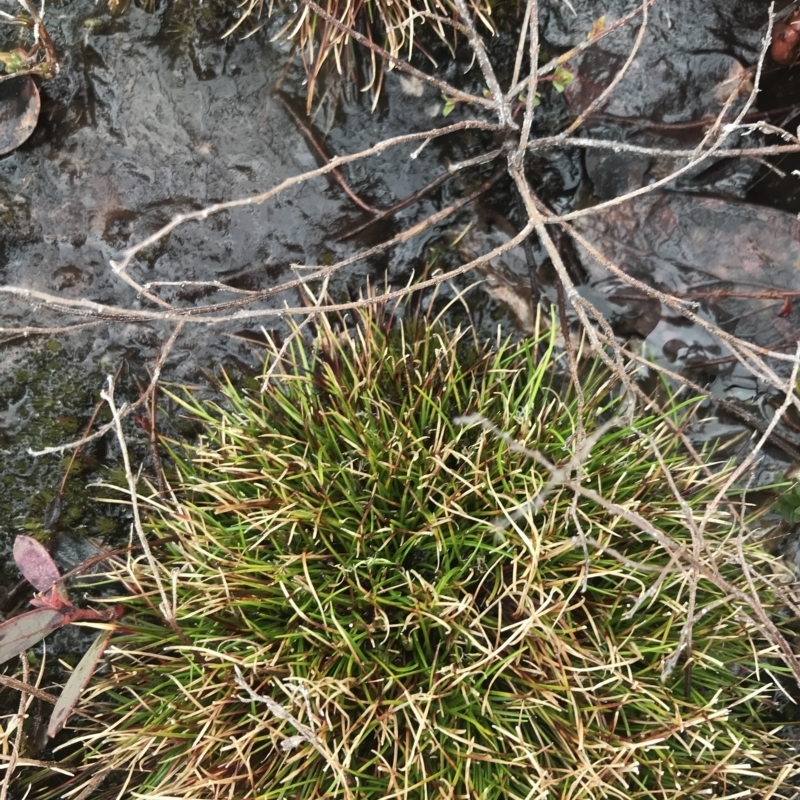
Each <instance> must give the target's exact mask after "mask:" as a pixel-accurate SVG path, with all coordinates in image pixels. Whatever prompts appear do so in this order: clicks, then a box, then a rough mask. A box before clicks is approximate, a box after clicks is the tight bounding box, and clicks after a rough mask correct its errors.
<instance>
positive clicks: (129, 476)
mask: <svg viewBox="0 0 800 800" xmlns="http://www.w3.org/2000/svg"><path fill="white" fill-rule="evenodd" d="M100 397H102V398H103V399H104V400H105V401H106V403H108V407H109V409H110V410H111V416H112V417H113V418H114V430H115V432H116V434H117V442H118V443H119V447H120V452H121V453H122V463H123V465H124V467H125V479H126V480H127V482H128V494H129V496H130V499H131V510H132V511H133V526H134V529H135V531H136V535H137V536H138V537H139V544H140V545H141V547H142V552H144V555H145V558H146V559H147V563H148V564H149V566H150V572H151V573H152V575H153V580H154V581H155V583H156V586H157V588H158V593H159V594H160V595H161V603H160V604H159V606H158V610H159V611H160V612H161V615H162V616H163V617H164V620H165V621H166V622H167V624H168V625H169V626H170V627H171V628H172V629H173V630H174V631H176V632H178V624H177V621H176V620H175V615H174V614H173V612H172V606H171V605H170V602H169V600H168V599H167V593H166V591H165V590H164V585H163V584H162V582H161V575H160V573H159V569H158V564H156V560H155V559H154V558H153V553H152V551H151V550H150V545H149V544H148V542H147V535H146V534H145V532H144V527H143V526H142V519H141V515H140V514H139V501H138V498H139V492H138V489H137V488H136V478H134V476H133V472H132V471H131V461H130V457H129V455H128V446H127V444H126V442H125V434H124V432H123V430H122V418H121V417H120V414H119V411H118V410H117V406H116V403H115V402H114V376H113V375H109V376H108V378H107V388H105V389H103V390H102V391H101V392H100Z"/></svg>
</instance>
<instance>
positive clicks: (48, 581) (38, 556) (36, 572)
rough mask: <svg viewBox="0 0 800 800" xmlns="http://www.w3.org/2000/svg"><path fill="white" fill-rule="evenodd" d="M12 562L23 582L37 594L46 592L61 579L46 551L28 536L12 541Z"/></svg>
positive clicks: (54, 563) (18, 537)
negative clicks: (17, 568)
mask: <svg viewBox="0 0 800 800" xmlns="http://www.w3.org/2000/svg"><path fill="white" fill-rule="evenodd" d="M14 561H15V562H16V564H17V566H18V567H19V571H20V572H21V573H22V574H23V575H24V576H25V580H26V581H28V583H30V584H31V585H32V586H34V587H35V589H36V591H38V592H47V591H49V590H50V588H51V587H52V586H53V584H54V583H55V582H56V581H57V580H59V579H60V578H61V573H60V572H59V571H58V567H57V566H56V562H55V561H53V559H52V558H51V557H50V553H48V552H47V549H46V548H45V547H44V546H43V545H41V544H39V542H37V541H36V539H31V537H30V536H17V538H16V540H15V541H14Z"/></svg>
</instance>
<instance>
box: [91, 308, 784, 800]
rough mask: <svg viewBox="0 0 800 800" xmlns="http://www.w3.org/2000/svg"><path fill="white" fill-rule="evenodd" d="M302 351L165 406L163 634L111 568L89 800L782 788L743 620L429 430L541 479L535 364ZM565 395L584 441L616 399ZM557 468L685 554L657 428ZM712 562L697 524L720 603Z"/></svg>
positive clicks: (339, 346) (602, 379)
mask: <svg viewBox="0 0 800 800" xmlns="http://www.w3.org/2000/svg"><path fill="white" fill-rule="evenodd" d="M321 325H322V327H321V330H320V336H321V340H320V341H321V343H322V347H321V350H320V352H319V353H318V355H317V356H316V357H315V356H314V355H313V354H312V353H311V352H310V350H309V348H308V347H307V345H304V344H303V343H302V342H301V341H300V340H299V339H296V340H295V341H294V344H293V345H292V347H291V348H290V350H289V353H288V355H287V356H286V358H287V359H288V366H287V369H286V373H285V374H284V375H282V376H281V378H280V380H278V381H275V380H272V381H270V382H269V383H268V384H267V388H266V390H265V391H263V392H257V391H256V392H241V391H238V390H237V389H235V388H234V387H232V386H226V387H225V389H224V397H222V398H221V399H220V401H219V403H218V404H216V405H214V404H200V403H198V402H196V401H195V400H193V399H192V398H191V397H190V396H188V395H184V396H182V397H181V398H180V401H181V403H182V404H183V406H184V407H185V409H186V411H187V413H189V414H191V415H192V416H194V417H195V418H197V419H198V420H200V421H201V422H202V423H203V425H204V428H205V435H204V438H203V439H202V441H201V443H200V444H198V445H197V446H194V447H184V446H178V445H175V446H174V456H175V459H176V463H177V465H178V471H179V474H180V479H181V483H182V486H181V487H180V492H181V499H180V501H179V502H178V503H177V504H173V503H167V502H166V501H162V500H159V499H157V498H151V500H150V501H149V506H150V509H151V513H152V520H151V523H150V525H151V528H152V534H153V535H154V536H155V535H158V536H160V537H168V542H169V543H168V544H166V545H165V546H164V548H163V550H162V551H161V555H160V561H161V568H162V570H163V574H162V580H163V581H164V583H165V585H166V586H167V587H168V592H169V593H171V594H172V596H173V598H174V607H175V616H176V621H177V627H178V629H179V632H176V631H173V630H171V629H170V628H169V627H167V626H166V625H165V624H164V622H163V620H162V619H161V618H160V616H159V615H158V613H156V612H155V610H154V607H155V606H156V605H157V604H158V597H157V594H156V591H155V587H154V584H153V581H152V578H151V577H150V576H149V575H148V570H147V567H146V564H145V562H144V561H142V562H138V563H133V564H131V565H130V567H129V568H130V569H131V570H132V572H130V573H128V574H127V575H125V576H124V578H125V580H126V582H127V584H128V585H129V586H130V587H132V588H135V589H136V590H137V591H138V592H139V593H140V594H139V596H138V597H136V598H134V600H133V601H131V602H130V603H129V608H130V609H131V610H130V612H129V614H128V616H127V617H126V618H125V621H124V625H125V627H124V628H123V629H122V631H121V633H120V635H118V636H117V637H116V638H115V640H114V643H115V644H116V648H117V650H116V654H115V655H114V656H113V658H112V666H113V669H112V673H111V675H110V676H109V677H107V678H106V679H105V680H104V681H103V683H102V685H98V686H96V687H95V689H94V692H93V693H94V701H93V711H94V713H95V714H96V716H97V725H96V726H95V727H94V728H93V729H84V730H83V731H82V733H81V735H80V741H81V742H82V744H83V746H84V747H85V748H87V749H86V766H88V768H89V770H90V773H89V774H96V772H97V770H99V769H101V768H102V769H107V768H111V767H113V771H112V772H110V773H108V774H110V775H112V776H114V781H112V783H113V782H116V784H117V785H122V784H123V783H126V782H127V783H126V788H124V789H121V790H117V789H113V790H112V789H110V788H108V789H107V790H106V791H105V793H104V796H107V797H111V796H122V797H128V796H131V797H133V796H135V797H137V798H151V799H152V800H155V798H164V797H169V798H186V799H187V800H189V798H191V800H212V799H213V800H222V798H227V799H229V800H231V799H232V800H244V798H247V800H285V798H292V800H322V798H326V799H332V798H364V799H365V800H388V799H389V798H397V799H398V800H406V799H407V800H422V799H423V798H430V799H431V800H433V799H434V798H436V800H438V799H439V798H476V799H477V798H481V800H495V799H496V800H511V799H516V798H520V799H522V798H530V799H532V798H563V799H564V800H567V799H568V798H575V799H576V800H577V799H578V798H580V800H590V799H591V800H595V799H596V800H610V799H611V798H619V800H634V799H638V798H670V800H673V799H674V798H681V797H715V798H733V797H748V796H761V797H765V798H766V797H772V796H780V795H779V794H775V792H778V791H779V789H780V787H781V786H783V785H785V779H786V778H787V776H788V773H789V772H791V770H792V769H794V768H793V767H791V764H790V763H788V761H787V759H784V758H782V756H781V753H782V751H783V746H782V744H781V742H780V740H779V738H778V735H777V728H776V727H775V726H771V725H770V724H768V723H767V722H765V721H764V720H765V713H766V712H765V701H766V700H768V699H769V697H770V696H771V694H772V693H774V691H775V687H774V685H773V684H772V680H773V679H772V677H771V675H772V676H774V675H775V674H776V671H777V672H780V667H779V666H778V665H777V663H776V661H775V660H774V659H772V658H771V657H770V654H769V653H768V652H766V650H767V648H766V647H765V645H764V644H763V642H762V641H761V639H760V638H759V636H758V633H757V632H756V631H755V630H754V629H753V626H752V625H750V624H749V623H748V622H747V619H746V617H745V615H744V614H742V613H741V611H742V609H741V608H738V607H737V605H736V603H734V602H733V601H730V600H729V599H728V598H725V597H724V596H722V594H721V592H720V590H719V589H718V588H716V587H715V586H714V585H713V584H712V583H711V582H710V581H706V580H703V579H701V580H699V582H698V583H697V585H696V591H694V589H693V588H692V587H693V585H694V584H693V580H692V576H691V571H690V570H687V569H686V568H684V567H683V566H682V565H681V564H679V563H676V562H675V561H674V560H672V559H671V557H670V556H669V555H668V554H667V553H666V552H665V550H664V549H663V548H662V547H661V546H660V545H659V544H658V543H657V542H655V541H653V539H652V538H651V537H649V536H647V535H645V534H643V533H642V532H641V531H640V530H638V529H637V528H636V527H635V526H634V525H632V524H631V523H629V522H627V521H626V520H625V519H623V518H621V517H620V516H619V515H614V514H611V513H609V511H607V510H605V509H603V508H602V507H600V506H598V505H595V504H593V503H591V502H589V501H587V500H586V499H585V498H584V499H581V500H580V501H579V502H575V496H574V493H573V492H572V491H570V490H568V489H567V488H566V487H564V486H555V487H553V486H551V487H550V488H551V489H552V491H551V492H550V494H549V497H548V498H547V501H546V502H545V504H544V505H543V506H542V507H541V508H537V505H536V503H535V502H531V501H532V500H533V499H534V498H535V497H536V496H537V494H538V493H539V492H540V491H541V489H542V488H543V486H546V485H547V484H548V482H549V480H550V476H549V475H548V474H547V473H546V472H545V471H544V470H543V469H541V468H540V467H537V466H536V465H534V464H532V463H531V462H530V461H529V460H528V459H527V458H525V457H524V456H523V455H520V454H519V453H518V452H515V451H513V450H512V449H510V448H509V446H508V444H507V443H506V442H504V441H502V440H501V439H499V438H498V437H496V436H493V435H491V434H489V433H487V432H485V431H484V430H482V429H479V428H476V427H474V426H473V427H469V426H457V425H455V424H454V423H453V418H454V416H456V415H458V414H463V413H465V412H480V413H481V414H483V415H484V416H485V417H486V418H488V419H489V420H491V421H492V422H493V423H494V424H495V425H497V426H498V427H499V428H501V429H502V430H503V431H505V432H507V433H509V434H511V435H512V436H513V437H515V438H516V439H517V440H519V441H521V442H523V443H525V444H526V445H527V446H528V447H530V448H533V449H536V450H537V451H539V452H540V453H541V454H543V455H544V456H546V457H547V458H549V459H550V460H551V461H552V462H555V463H563V462H564V461H565V459H568V458H569V455H570V448H571V446H572V444H573V441H572V436H573V433H574V430H575V425H576V415H577V414H578V405H577V401H576V393H575V391H574V388H573V387H570V386H569V385H568V384H566V383H564V382H563V381H561V380H560V379H559V378H557V377H556V374H557V371H558V370H557V369H556V367H555V365H554V362H555V361H556V360H557V358H558V356H557V354H556V353H555V351H554V345H553V340H552V338H548V337H547V336H544V337H540V338H538V339H536V340H530V341H525V342H521V343H516V344H512V343H505V344H502V345H500V346H499V347H497V348H495V349H493V350H476V349H475V348H474V347H473V346H472V345H470V344H469V343H468V342H466V341H465V340H464V339H463V338H461V337H460V336H459V335H458V334H453V333H449V332H447V331H444V330H441V329H436V328H433V329H430V328H424V329H423V328H417V327H415V326H414V325H413V324H409V325H406V326H405V327H401V328H399V329H395V330H391V331H388V330H386V329H385V328H384V327H382V326H380V325H378V324H376V322H375V320H374V319H373V318H370V317H365V318H363V319H361V320H360V324H359V325H358V326H357V327H356V328H355V329H354V330H352V331H350V333H349V334H348V335H344V334H336V333H334V331H333V329H332V328H331V327H330V326H329V325H328V323H327V322H325V321H323V322H322V323H321ZM582 370H583V387H584V391H585V396H586V398H587V405H586V407H585V409H584V412H583V413H584V420H583V421H584V424H585V425H586V428H587V430H588V431H589V432H591V431H592V430H595V429H596V428H597V426H598V424H599V421H600V420H603V419H608V418H609V417H610V416H613V415H614V414H615V413H617V412H618V411H619V410H620V406H621V404H622V403H623V402H624V399H623V397H622V394H621V392H620V391H619V390H618V387H617V386H616V385H615V384H614V382H613V381H612V380H610V379H609V377H608V375H607V373H606V372H605V371H604V370H602V369H601V368H599V367H598V366H597V365H596V364H595V363H593V362H591V361H585V362H584V363H583V365H582ZM693 412H694V407H693V405H692V403H690V402H683V403H678V402H676V403H675V404H674V405H673V408H672V409H671V410H670V414H671V416H672V419H673V421H676V422H679V423H680V422H681V421H682V420H683V419H685V418H686V417H687V416H689V415H691V414H692V413H693ZM654 443H655V444H656V445H657V446H658V449H659V450H660V452H661V454H662V456H663V461H662V463H661V464H659V462H658V460H657V459H656V458H655V456H654V451H653V444H654ZM583 466H584V477H583V485H585V486H587V487H590V488H594V489H596V490H597V491H598V492H600V493H601V494H602V495H603V496H604V497H605V498H607V499H608V500H612V501H613V502H614V503H616V504H618V505H620V506H622V507H623V508H626V509H632V510H636V511H638V513H640V514H642V515H643V516H645V517H646V518H647V519H648V520H650V521H651V522H652V523H653V524H654V525H656V526H657V528H658V530H659V531H661V532H663V533H664V534H665V535H666V536H667V537H668V538H669V540H670V541H672V542H677V543H681V544H684V545H686V546H687V547H692V540H691V533H690V526H689V525H687V521H686V518H685V516H684V514H685V510H684V508H682V506H681V503H680V502H679V501H678V500H676V498H675V497H674V496H673V494H672V491H671V490H670V486H669V482H668V481H667V480H665V476H664V472H663V469H664V466H668V467H669V469H670V470H671V472H672V474H673V476H674V480H675V481H676V482H677V486H678V489H679V490H680V494H681V495H682V498H683V499H684V500H685V502H686V503H688V504H689V506H690V507H691V510H692V512H693V513H694V514H697V515H698V516H699V515H702V513H703V511H704V510H705V508H706V503H707V502H708V500H709V498H710V497H711V496H712V495H713V491H714V483H715V480H714V479H708V478H704V477H702V473H701V472H700V471H699V470H698V469H697V468H696V467H695V466H693V465H691V464H689V463H688V462H687V460H686V459H685V456H684V454H683V452H682V451H681V448H680V446H679V445H678V443H677V442H676V440H675V436H674V434H673V433H672V432H671V431H670V429H669V427H668V426H667V425H666V424H665V420H664V419H659V418H656V417H641V418H639V419H637V420H636V421H635V422H634V423H633V424H632V426H629V427H624V428H622V429H619V428H616V429H611V430H609V431H608V432H607V433H605V434H604V435H603V436H602V437H601V438H600V440H599V441H598V442H597V443H596V445H595V447H594V448H593V449H592V452H591V454H590V455H589V456H588V457H587V458H586V460H585V463H584V465H583ZM526 504H527V505H526ZM521 508H526V509H527V510H526V511H525V513H516V514H515V513H514V512H515V511H517V512H519V509H521ZM512 518H513V520H512ZM499 522H500V523H502V527H503V529H502V530H501V526H500V525H498V523H499ZM576 537H578V538H580V537H584V541H587V542H588V541H595V542H596V544H594V545H589V546H588V556H589V557H588V558H587V557H586V555H585V552H584V548H583V547H582V546H580V544H576ZM735 541H736V530H735V528H734V526H733V525H732V523H731V520H730V519H728V518H727V517H726V515H725V513H724V512H723V511H722V510H720V511H719V512H718V513H717V514H716V516H715V520H714V522H713V523H712V524H711V526H710V527H709V528H708V531H707V533H706V541H705V544H704V546H703V547H702V548H700V549H699V550H697V551H696V552H701V553H702V558H704V559H708V560H709V563H710V562H713V563H714V564H715V565H716V567H717V569H719V571H720V572H721V574H722V575H723V576H725V577H726V578H727V579H728V580H730V581H732V582H734V583H740V582H741V580H742V577H741V566H740V565H739V564H737V563H736V559H735V558H733V557H731V553H732V552H733V551H734V550H735ZM611 548H613V553H614V555H611V552H612V550H611ZM748 553H749V555H750V557H751V558H752V562H753V564H752V568H751V572H750V580H753V581H755V582H756V583H758V581H759V578H758V570H759V562H761V561H763V560H764V559H765V557H764V556H762V555H760V554H758V552H757V551H756V550H755V549H752V550H748ZM764 600H765V602H769V594H768V592H767V590H766V589H765V590H764ZM690 604H693V608H694V624H693V626H692V633H691V637H690V641H689V642H688V647H687V649H686V651H685V652H684V657H683V658H682V659H680V660H679V662H678V666H677V668H676V669H675V671H674V672H673V673H672V674H671V675H670V676H669V677H668V678H667V679H666V680H662V673H663V671H664V667H665V664H666V663H667V662H668V661H669V660H670V659H672V658H674V656H675V654H676V652H678V651H679V649H680V642H681V634H682V631H683V630H684V622H685V620H686V615H687V609H688V608H689V607H690ZM765 667H769V668H770V669H769V670H767V669H766V668H765ZM237 671H239V672H240V674H241V675H242V678H243V680H242V681H239V679H237ZM247 687H251V688H252V691H251V692H248V689H247ZM256 695H258V696H260V697H257V696H256ZM120 776H121V777H120ZM110 785H111V783H109V784H107V786H110ZM134 789H135V792H136V793H135V794H132V793H131V792H132V791H133V790H134Z"/></svg>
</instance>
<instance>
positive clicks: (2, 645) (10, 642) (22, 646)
mask: <svg viewBox="0 0 800 800" xmlns="http://www.w3.org/2000/svg"><path fill="white" fill-rule="evenodd" d="M66 624H67V619H66V617H65V616H64V615H63V614H62V613H61V612H60V611H56V610H55V609H52V608H37V609H36V610H35V611H28V612H27V613H26V614H20V615H19V616H18V617H13V618H12V619H9V620H6V621H5V622H4V623H3V624H2V625H0V664H3V663H5V662H6V661H8V660H9V659H11V658H14V656H18V655H19V654H20V653H21V652H22V651H23V650H27V649H28V648H29V647H33V645H35V644H36V643H37V642H40V641H41V640H42V639H44V637H45V636H47V634H48V633H52V632H53V631H54V630H56V629H58V628H61V627H62V626H64V625H66Z"/></svg>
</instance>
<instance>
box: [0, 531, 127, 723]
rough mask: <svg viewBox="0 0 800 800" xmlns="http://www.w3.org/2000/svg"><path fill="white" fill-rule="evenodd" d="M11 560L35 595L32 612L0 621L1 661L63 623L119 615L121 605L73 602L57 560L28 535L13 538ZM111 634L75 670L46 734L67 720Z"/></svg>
mask: <svg viewBox="0 0 800 800" xmlns="http://www.w3.org/2000/svg"><path fill="white" fill-rule="evenodd" d="M14 561H15V563H16V565H17V567H18V568H19V571H20V572H21V573H22V575H23V577H24V578H25V580H27V581H28V583H30V584H31V586H33V587H34V588H35V589H36V590H37V591H38V592H39V594H37V595H36V596H35V597H34V598H33V599H32V600H31V605H32V606H34V610H33V611H28V612H26V613H24V614H20V615H19V616H16V617H13V618H12V619H9V620H6V622H3V623H2V624H0V664H3V663H5V662H6V661H9V660H10V659H12V658H14V657H15V656H18V655H19V654H20V653H22V652H24V651H25V650H27V649H28V648H29V647H33V645H35V644H37V643H38V642H40V641H41V640H42V639H44V638H45V636H47V635H48V634H50V633H52V632H53V631H55V630H58V629H59V628H63V627H64V626H65V625H70V624H72V623H73V622H111V621H112V620H117V619H120V617H121V616H122V608H121V607H120V606H115V607H114V608H109V609H107V610H106V611H95V610H94V609H91V608H76V607H75V606H74V605H72V603H71V602H70V600H69V595H68V594H67V591H66V589H65V588H64V586H63V578H62V577H61V573H60V572H59V571H58V566H57V565H56V563H55V561H53V559H52V557H51V556H50V554H49V553H48V552H47V550H46V548H45V547H43V546H42V545H41V544H39V542H37V541H36V540H35V539H32V538H31V537H30V536H17V538H16V541H15V542H14ZM112 633H113V628H110V629H108V630H106V631H104V632H103V633H101V634H100V636H99V637H98V638H97V639H96V640H95V642H94V644H93V645H92V646H91V647H90V648H89V650H88V651H87V653H86V654H85V655H84V656H83V658H82V659H81V661H80V663H79V664H78V666H77V667H76V668H75V669H74V670H73V672H72V675H71V676H70V679H69V680H68V681H67V685H66V686H65V687H64V691H63V692H62V694H61V697H60V698H59V701H58V703H57V704H56V707H55V708H54V709H53V715H52V717H51V718H50V725H49V727H48V729H47V733H48V735H49V736H55V735H56V734H57V733H58V732H59V731H60V730H61V728H63V727H64V724H65V723H66V721H67V719H69V716H70V714H71V713H72V709H73V708H74V707H75V704H76V703H77V701H78V698H79V697H80V695H81V692H82V691H83V689H84V687H85V686H86V684H87V683H88V681H89V678H91V676H92V673H93V672H94V668H95V665H96V664H97V662H98V660H99V659H100V656H101V655H102V654H103V651H104V650H105V648H106V645H107V644H108V641H109V639H110V638H111V634H112Z"/></svg>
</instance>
